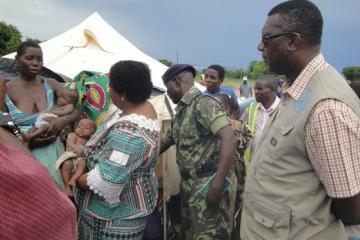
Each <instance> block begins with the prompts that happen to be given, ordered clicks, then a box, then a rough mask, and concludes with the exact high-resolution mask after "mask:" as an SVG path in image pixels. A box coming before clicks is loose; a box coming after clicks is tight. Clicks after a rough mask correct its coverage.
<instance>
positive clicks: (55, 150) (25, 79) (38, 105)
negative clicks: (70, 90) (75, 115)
mask: <svg viewBox="0 0 360 240" xmlns="http://www.w3.org/2000/svg"><path fill="white" fill-rule="evenodd" d="M15 61H16V64H17V65H18V67H19V69H20V74H19V75H18V76H17V77H16V78H14V79H12V80H10V81H8V82H7V83H6V87H7V94H6V96H5V101H6V107H7V110H8V111H9V113H10V114H11V116H12V118H13V119H14V120H15V122H16V123H17V124H18V125H19V127H20V129H21V130H22V131H23V132H27V131H28V130H29V129H30V128H31V127H32V126H33V125H34V123H35V121H36V118H37V117H38V115H39V114H40V113H43V112H46V111H48V110H49V109H50V108H52V107H53V105H54V100H55V93H56V91H59V90H60V89H61V87H62V86H61V85H60V83H58V82H57V81H56V80H54V79H46V80H45V79H43V78H41V77H40V76H39V73H40V71H41V69H42V67H43V54H42V50H41V48H40V46H39V45H38V44H36V43H33V42H30V41H26V42H23V43H22V44H20V46H19V47H18V49H17V55H16V56H15ZM69 120H70V118H68V117H64V119H61V117H58V118H56V119H52V120H49V121H50V130H48V131H47V132H44V133H43V134H41V136H38V137H36V138H33V139H30V141H29V146H30V149H31V152H32V154H33V156H34V157H35V158H36V159H37V160H39V161H40V162H41V163H42V164H43V165H44V166H45V167H46V168H47V169H48V171H49V172H50V175H51V176H52V177H53V179H54V180H55V181H56V183H57V184H58V185H59V187H60V188H61V189H63V182H62V180H61V177H60V175H59V174H58V173H57V171H56V169H55V162H56V160H57V158H58V157H59V156H60V155H61V154H62V153H63V151H64V147H63V145H62V144H61V142H60V140H58V138H57V136H56V135H57V134H58V133H59V131H60V130H61V129H62V128H63V127H64V125H65V124H66V123H68V122H69Z"/></svg>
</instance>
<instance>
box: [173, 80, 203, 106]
mask: <svg viewBox="0 0 360 240" xmlns="http://www.w3.org/2000/svg"><path fill="white" fill-rule="evenodd" d="M199 93H201V91H200V90H199V89H197V88H196V87H195V86H193V87H192V88H190V89H189V90H188V91H187V92H186V93H185V94H184V96H183V97H182V98H181V99H180V102H179V103H178V105H177V106H176V108H175V109H177V108H178V107H180V106H181V105H190V103H191V102H192V101H193V99H194V98H195V97H196V96H197V95H199Z"/></svg>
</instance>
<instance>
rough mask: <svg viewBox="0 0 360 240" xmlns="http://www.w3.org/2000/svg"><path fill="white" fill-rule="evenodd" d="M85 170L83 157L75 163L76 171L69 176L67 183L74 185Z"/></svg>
mask: <svg viewBox="0 0 360 240" xmlns="http://www.w3.org/2000/svg"><path fill="white" fill-rule="evenodd" d="M85 170H86V161H85V159H84V158H81V159H80V160H79V162H78V164H77V165H76V171H75V173H74V175H73V176H72V177H71V179H70V182H69V184H70V185H71V186H73V187H74V186H75V185H76V180H77V179H78V178H79V177H81V175H83V174H84V173H85Z"/></svg>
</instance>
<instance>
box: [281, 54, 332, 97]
mask: <svg viewBox="0 0 360 240" xmlns="http://www.w3.org/2000/svg"><path fill="white" fill-rule="evenodd" d="M328 65H329V64H328V63H327V62H326V61H325V58H324V56H323V55H322V54H321V53H319V54H318V55H317V56H316V57H314V58H313V59H312V60H311V61H310V62H309V63H308V65H306V67H305V68H304V69H303V70H302V71H301V73H300V74H299V76H298V77H297V78H296V79H295V81H294V83H293V84H292V85H291V86H290V87H289V88H288V89H286V90H285V91H284V95H289V96H290V97H292V98H293V99H295V100H298V99H299V97H300V96H301V94H302V93H303V91H304V89H305V87H306V85H307V84H308V83H309V80H310V79H311V78H312V76H313V75H314V74H315V73H316V72H317V71H320V70H323V69H325V68H326V67H327V66H328Z"/></svg>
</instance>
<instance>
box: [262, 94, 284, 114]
mask: <svg viewBox="0 0 360 240" xmlns="http://www.w3.org/2000/svg"><path fill="white" fill-rule="evenodd" d="M279 103H280V98H279V97H278V96H275V100H274V102H273V103H272V104H271V106H270V107H269V108H268V109H266V108H265V107H264V105H263V104H262V103H260V109H261V110H263V111H265V112H271V111H274V109H275V108H276V107H277V106H278V105H279Z"/></svg>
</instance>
